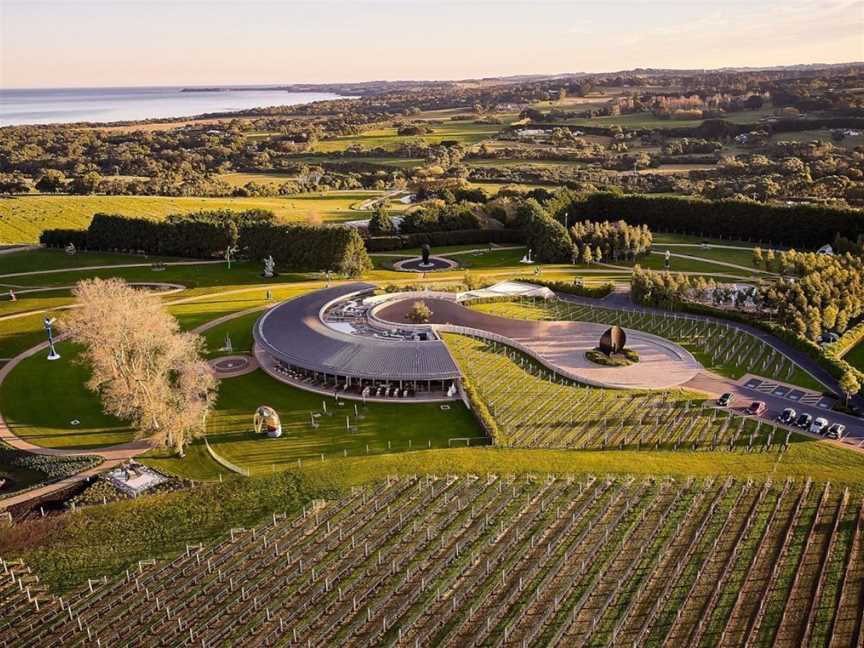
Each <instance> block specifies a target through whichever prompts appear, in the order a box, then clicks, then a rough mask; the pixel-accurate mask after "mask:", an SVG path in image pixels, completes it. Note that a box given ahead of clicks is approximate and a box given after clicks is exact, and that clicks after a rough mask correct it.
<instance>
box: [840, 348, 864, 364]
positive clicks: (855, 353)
mask: <svg viewBox="0 0 864 648" xmlns="http://www.w3.org/2000/svg"><path fill="white" fill-rule="evenodd" d="M843 359H844V360H845V361H846V362H848V363H849V364H851V365H852V366H853V367H855V368H856V369H858V370H859V371H864V342H859V343H858V344H856V345H855V346H854V347H852V348H851V349H849V351H847V352H846V355H844V356H843Z"/></svg>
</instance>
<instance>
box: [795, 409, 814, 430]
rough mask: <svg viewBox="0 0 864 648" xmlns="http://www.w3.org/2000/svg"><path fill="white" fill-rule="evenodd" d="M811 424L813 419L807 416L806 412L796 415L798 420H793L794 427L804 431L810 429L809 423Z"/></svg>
mask: <svg viewBox="0 0 864 648" xmlns="http://www.w3.org/2000/svg"><path fill="white" fill-rule="evenodd" d="M812 422H813V417H812V416H810V415H809V414H807V413H806V412H802V413H801V414H799V415H798V418H797V419H796V420H795V427H799V428H801V429H802V430H806V429H807V428H809V427H810V423H812Z"/></svg>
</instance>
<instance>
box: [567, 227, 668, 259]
mask: <svg viewBox="0 0 864 648" xmlns="http://www.w3.org/2000/svg"><path fill="white" fill-rule="evenodd" d="M570 238H571V239H572V240H573V244H574V245H575V246H576V247H578V248H579V249H580V250H582V249H584V248H585V246H588V247H589V248H590V249H591V250H595V251H596V250H598V249H599V251H600V256H601V258H606V259H611V260H613V261H617V260H619V259H635V258H636V257H638V256H641V255H643V254H647V253H648V251H649V250H650V249H651V243H652V242H653V237H652V235H651V230H649V229H648V226H647V225H629V224H628V223H626V222H625V221H623V220H619V221H616V222H614V223H613V222H610V221H601V222H592V221H587V220H586V221H579V222H576V223H574V224H573V225H572V226H571V227H570ZM595 256H596V253H595ZM594 260H595V261H598V260H600V259H596V258H595V259H594Z"/></svg>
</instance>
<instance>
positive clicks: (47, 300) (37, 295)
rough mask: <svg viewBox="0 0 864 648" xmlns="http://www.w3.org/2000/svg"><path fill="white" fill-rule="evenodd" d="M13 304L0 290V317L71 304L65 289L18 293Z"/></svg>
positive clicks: (69, 293) (69, 294)
mask: <svg viewBox="0 0 864 648" xmlns="http://www.w3.org/2000/svg"><path fill="white" fill-rule="evenodd" d="M16 297H17V299H16V300H15V301H14V302H13V301H11V300H10V299H9V298H8V297H7V290H6V289H2V288H0V317H5V316H7V315H13V314H15V313H26V312H28V311H35V310H42V309H52V308H58V307H59V306H66V305H67V304H70V303H72V294H71V292H70V291H69V289H67V288H59V289H57V290H46V291H39V292H34V293H21V292H20V291H18V293H17V295H16Z"/></svg>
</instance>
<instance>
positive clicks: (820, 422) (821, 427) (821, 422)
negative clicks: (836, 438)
mask: <svg viewBox="0 0 864 648" xmlns="http://www.w3.org/2000/svg"><path fill="white" fill-rule="evenodd" d="M827 427H828V421H827V420H825V419H824V418H822V417H821V416H820V417H819V418H817V419H816V420H815V421H813V424H812V425H811V426H810V431H811V432H812V433H813V434H825V429H826V428H827Z"/></svg>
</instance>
